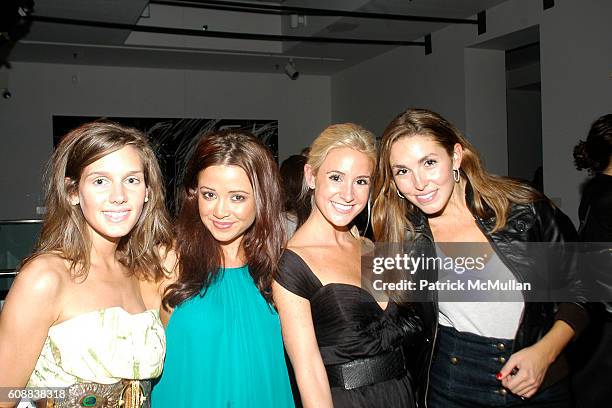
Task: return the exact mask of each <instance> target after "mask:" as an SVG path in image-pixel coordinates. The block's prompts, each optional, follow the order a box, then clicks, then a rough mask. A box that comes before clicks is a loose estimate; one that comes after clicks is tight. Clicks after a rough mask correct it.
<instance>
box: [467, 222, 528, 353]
mask: <svg viewBox="0 0 612 408" xmlns="http://www.w3.org/2000/svg"><path fill="white" fill-rule="evenodd" d="M474 219H475V220H476V225H477V226H478V228H479V229H480V232H482V234H483V235H484V236H485V237H486V238H487V241H489V244H491V248H493V251H495V253H496V254H497V256H498V257H499V259H500V260H501V261H502V263H503V264H504V265H505V266H506V268H508V270H509V271H510V272H512V275H514V277H515V278H519V280H521V281H524V279H523V278H522V277H521V276H520V274H518V273H517V272H516V271H515V270H514V268H513V267H512V264H510V263H509V262H508V261H507V260H506V259H505V258H504V255H503V254H502V253H501V252H499V250H498V249H497V246H496V245H495V242H493V240H492V239H491V237H490V236H489V234H487V231H486V230H485V228H484V225H483V224H482V220H481V219H480V218H478V217H476V216H474ZM524 299H525V294H523V303H525V300H524ZM524 317H525V307H524V306H523V313H521V318H520V320H519V325H518V329H517V332H518V330H519V329H520V328H521V326H522V325H523V318H524ZM514 339H516V333H515V334H514ZM514 339H513V341H512V350H511V351H510V354H514V350H515V347H516V341H514Z"/></svg>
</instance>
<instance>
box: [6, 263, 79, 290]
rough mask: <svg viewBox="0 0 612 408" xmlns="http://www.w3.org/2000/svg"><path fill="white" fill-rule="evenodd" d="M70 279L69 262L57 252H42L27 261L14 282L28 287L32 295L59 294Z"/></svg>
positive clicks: (14, 284) (15, 285)
mask: <svg viewBox="0 0 612 408" xmlns="http://www.w3.org/2000/svg"><path fill="white" fill-rule="evenodd" d="M69 280H70V270H69V267H68V262H67V261H66V260H65V259H64V258H62V257H60V256H59V255H57V254H51V253H49V254H41V255H39V256H37V257H36V258H34V259H32V260H31V261H29V262H27V263H26V264H25V265H23V267H22V268H21V270H20V271H19V273H18V274H17V278H16V279H15V282H14V283H13V287H15V289H21V288H22V287H23V288H28V290H29V291H30V295H34V296H57V295H58V294H59V293H60V292H61V290H62V288H64V287H65V286H66V285H67V284H68V283H69Z"/></svg>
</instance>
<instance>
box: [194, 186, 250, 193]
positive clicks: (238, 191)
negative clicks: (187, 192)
mask: <svg viewBox="0 0 612 408" xmlns="http://www.w3.org/2000/svg"><path fill="white" fill-rule="evenodd" d="M198 189H199V190H210V191H214V192H217V190H215V189H214V188H212V187H208V186H200V187H198ZM228 193H242V194H245V195H250V193H248V192H246V191H244V190H231V191H228Z"/></svg>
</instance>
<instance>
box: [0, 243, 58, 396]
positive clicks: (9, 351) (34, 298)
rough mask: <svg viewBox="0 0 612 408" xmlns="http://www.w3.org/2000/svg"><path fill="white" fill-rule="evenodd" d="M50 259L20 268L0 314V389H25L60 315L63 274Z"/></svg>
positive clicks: (45, 257)
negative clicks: (52, 327)
mask: <svg viewBox="0 0 612 408" xmlns="http://www.w3.org/2000/svg"><path fill="white" fill-rule="evenodd" d="M49 257H53V258H54V256H52V255H48V256H47V255H43V256H41V257H39V258H36V259H34V260H33V261H31V262H30V263H28V264H27V265H25V266H24V267H23V268H22V270H21V271H20V273H19V274H18V275H17V278H16V279H15V281H14V282H13V285H12V287H11V290H10V291H9V294H8V296H7V298H6V302H5V303H4V308H3V309H2V313H0V361H1V362H2V363H1V364H2V370H0V387H25V385H26V384H27V382H28V380H29V378H30V376H31V375H32V371H33V370H34V366H35V365H36V361H37V360H38V357H39V356H40V352H41V350H42V348H43V345H44V343H45V340H46V338H47V334H48V332H49V328H50V327H51V326H52V325H53V323H54V322H56V321H57V320H58V318H59V316H60V311H61V298H62V297H61V292H62V286H63V285H62V282H63V280H64V279H65V277H64V276H62V273H64V274H65V272H66V271H63V270H58V267H57V265H56V264H57V260H54V259H50V258H49ZM59 269H61V268H59Z"/></svg>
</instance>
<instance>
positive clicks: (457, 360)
mask: <svg viewBox="0 0 612 408" xmlns="http://www.w3.org/2000/svg"><path fill="white" fill-rule="evenodd" d="M450 362H451V364H452V365H457V364H459V359H458V358H457V357H451V358H450Z"/></svg>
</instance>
